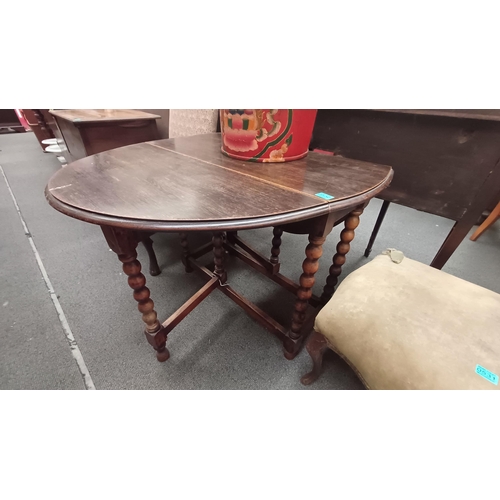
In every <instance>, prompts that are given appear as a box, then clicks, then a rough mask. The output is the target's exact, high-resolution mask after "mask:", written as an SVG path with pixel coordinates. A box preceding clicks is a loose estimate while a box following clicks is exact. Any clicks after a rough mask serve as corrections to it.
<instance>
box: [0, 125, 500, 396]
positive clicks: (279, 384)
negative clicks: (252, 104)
mask: <svg viewBox="0 0 500 500" xmlns="http://www.w3.org/2000/svg"><path fill="white" fill-rule="evenodd" d="M0 165H1V166H2V167H3V169H4V171H5V174H6V176H7V177H8V180H9V182H10V185H11V187H12V189H13V192H14V194H15V196H16V198H17V201H18V203H19V206H20V209H21V212H22V214H23V217H24V219H25V220H26V223H27V225H28V228H29V230H30V232H31V234H32V236H33V240H34V242H35V244H36V246H37V248H38V251H39V253H40V256H41V259H42V261H43V263H44V265H45V267H46V270H47V272H48V275H49V277H50V280H51V281H52V284H53V286H54V289H55V291H56V292H57V294H58V296H59V300H60V303H61V305H62V308H63V310H64V312H65V314H66V317H67V319H68V322H69V325H70V327H71V329H72V331H73V334H74V336H75V339H76V341H77V343H78V345H79V348H80V350H81V353H82V355H83V358H84V360H85V363H86V365H87V367H88V369H89V371H90V374H91V376H92V379H93V381H94V383H95V385H96V388H97V389H304V387H303V386H302V385H301V384H300V382H299V379H300V376H301V375H302V374H303V373H305V372H307V371H308V370H309V368H310V360H309V357H308V355H307V353H306V352H305V350H304V351H302V352H301V353H300V355H299V356H297V357H296V358H295V359H294V360H293V361H287V360H286V359H285V358H284V357H283V355H282V350H281V346H280V343H279V342H278V340H277V339H276V338H275V337H274V336H272V335H271V334H269V333H268V332H267V331H266V330H264V329H263V328H262V327H261V326H260V325H258V324H257V323H256V322H255V321H254V320H252V319H251V318H250V317H248V316H247V315H246V314H245V313H244V312H243V310H241V309H240V308H239V307H238V306H236V305H235V304H234V303H233V302H231V301H230V300H229V299H228V298H227V297H225V296H224V295H223V294H221V293H220V292H217V291H216V292H214V293H212V294H211V295H210V296H209V297H208V298H207V299H206V300H205V301H204V302H203V303H202V305H200V306H199V307H198V308H197V309H196V310H195V311H194V312H193V313H191V314H190V315H189V316H188V317H187V318H186V319H185V320H184V321H183V322H182V323H181V324H180V325H179V326H177V327H176V328H175V330H174V331H173V332H172V333H171V334H170V335H169V340H168V348H169V350H170V352H171V358H170V360H169V361H167V362H166V363H158V362H157V361H156V358H155V356H154V351H153V350H152V348H151V347H150V346H149V344H148V343H147V341H146V339H145V338H144V335H143V334H142V333H141V330H142V322H141V319H140V314H139V313H138V311H137V309H136V304H135V301H134V300H133V298H132V293H131V290H130V288H129V287H128V285H127V283H126V277H125V276H124V275H123V273H122V271H121V266H120V263H119V262H118V259H117V258H116V255H115V254H113V253H112V252H111V251H110V250H109V249H108V248H107V245H106V243H105V240H104V238H103V236H102V234H101V232H100V229H99V228H98V227H97V226H93V225H91V224H86V223H83V222H80V221H77V220H75V219H71V218H69V217H66V216H64V215H62V214H60V213H58V212H56V211H55V210H54V209H52V208H51V207H50V206H49V205H48V204H47V202H46V201H45V197H44V194H43V190H44V187H45V184H46V183H47V181H48V179H49V178H50V176H51V175H52V174H53V173H54V172H56V171H57V170H58V169H59V168H61V166H60V163H59V161H58V160H57V159H56V158H55V156H53V155H51V154H47V153H43V152H42V151H41V149H40V146H39V144H38V143H37V141H36V138H35V137H34V135H33V134H31V133H26V134H2V135H0ZM380 205H381V202H380V201H379V200H373V201H372V203H371V204H370V205H369V207H368V208H367V209H366V211H365V214H364V215H363V216H362V219H361V224H360V226H359V228H358V230H357V231H356V239H355V240H354V243H353V245H352V250H351V252H350V253H349V256H348V260H347V263H346V265H345V266H344V272H343V276H345V275H347V274H348V273H349V272H351V271H353V270H354V269H356V268H357V267H359V266H361V265H362V264H363V263H365V262H367V259H365V258H364V257H363V251H364V247H365V246H366V243H367V241H368V238H369V235H370V232H371V230H372V227H373V224H374V222H375V219H376V216H377V214H378V210H379V208H380ZM0 222H1V229H2V239H1V246H0V258H1V262H2V266H1V269H0V273H1V274H0V276H1V277H2V282H3V285H4V286H3V287H2V289H1V292H0V313H1V316H0V333H1V337H0V388H2V389H42V388H53V389H60V388H66V389H75V388H83V387H84V386H83V382H82V379H81V376H80V373H79V371H78V369H77V366H76V363H75V361H74V360H73V358H72V357H71V354H70V349H69V345H68V342H67V340H66V337H65V335H64V332H63V330H62V327H61V325H60V323H59V321H58V317H57V313H56V311H55V309H54V306H53V304H52V301H51V300H50V297H49V294H48V291H47V288H46V287H45V284H44V282H43V281H42V279H41V275H40V271H39V269H38V267H37V264H36V261H35V258H34V254H33V252H32V250H31V247H30V244H29V241H28V239H27V238H26V236H25V235H24V230H23V227H22V225H21V222H20V220H19V218H18V215H17V212H16V210H15V208H14V205H13V203H12V200H11V198H10V196H9V193H8V191H7V188H6V185H5V182H4V180H3V178H1V179H0ZM452 224H453V223H452V222H451V221H449V220H446V219H442V218H440V217H435V216H432V215H429V214H425V213H421V212H417V211H415V210H411V209H408V208H404V207H400V206H398V205H391V207H390V208H389V211H388V213H387V216H386V220H385V222H384V224H383V226H382V228H381V230H380V233H379V236H378V239H377V241H376V243H375V246H374V249H373V253H372V256H376V255H377V254H378V253H380V251H382V250H384V249H385V248H387V247H395V248H398V249H400V250H402V251H403V252H404V253H405V254H406V255H408V256H409V257H411V258H413V259H416V260H419V261H421V262H424V263H427V264H428V263H430V261H431V260H432V257H433V256H434V254H435V253H436V251H437V250H438V249H439V247H440V246H441V244H442V242H443V240H444V238H445V236H446V234H447V233H448V231H449V229H450V228H451V226H452ZM499 226H500V225H499V224H497V225H496V227H494V228H492V229H491V230H490V231H488V232H487V233H485V234H484V235H483V236H482V237H481V239H480V240H479V241H477V242H475V243H473V242H471V241H469V240H468V239H467V240H465V241H464V242H463V243H462V244H461V245H460V247H459V249H458V250H457V252H455V254H454V255H453V257H452V258H451V259H450V261H449V262H448V263H447V265H446V266H445V268H444V270H445V271H447V272H449V273H451V274H454V275H455V276H458V277H461V278H463V279H466V280H468V281H471V282H473V283H477V284H478V285H481V286H484V287H486V288H489V289H491V290H494V291H496V292H500V282H499V280H498V274H499V265H498V264H499V260H500V252H499V247H500V227H499ZM339 232H340V228H335V229H334V231H333V233H332V234H331V235H330V236H329V238H328V240H327V242H326V244H325V246H324V254H323V258H322V260H321V265H320V270H319V272H318V275H317V278H318V280H317V283H316V285H315V288H314V292H315V293H320V292H321V288H322V285H323V283H324V280H325V277H326V273H327V270H328V267H329V265H330V260H331V257H332V256H333V254H334V252H335V246H336V244H337V241H338V235H339ZM244 237H245V239H246V240H247V241H248V242H250V243H251V244H252V245H253V246H254V247H255V248H257V249H258V250H260V251H262V252H263V253H264V254H267V253H269V247H270V240H271V238H272V232H271V230H270V229H259V230H252V231H247V232H245V233H244ZM208 238H209V236H208V235H207V234H196V235H192V236H190V239H191V243H192V246H194V245H195V244H196V243H199V242H203V241H205V240H208ZM153 239H154V242H155V249H156V252H157V255H158V260H159V263H160V266H161V268H162V274H161V275H160V276H158V277H155V278H152V277H149V275H148V274H147V273H146V277H147V280H148V287H149V288H150V289H151V293H152V298H153V300H154V301H155V304H156V310H157V311H158V313H159V316H160V318H161V319H164V318H165V317H167V316H168V315H169V314H170V313H171V312H173V311H174V310H175V309H176V308H177V307H179V306H180V305H181V304H182V303H183V302H184V301H185V300H186V299H187V298H188V297H189V296H190V295H191V294H192V293H194V292H195V291H196V290H197V289H198V288H199V287H200V286H201V285H202V284H203V283H204V281H203V280H202V279H201V278H200V277H199V276H198V275H197V274H189V275H186V274H185V273H184V270H183V266H182V264H181V263H180V259H179V255H180V247H179V243H178V236H177V235H176V234H156V235H155V236H154V237H153ZM305 244H306V237H305V236H296V235H290V234H285V235H284V237H283V246H282V252H281V258H282V272H283V273H284V274H285V275H287V276H289V277H291V278H292V279H294V280H298V277H299V275H300V272H301V264H302V261H303V259H304V248H305ZM139 259H140V260H141V262H142V263H143V265H147V258H146V252H145V250H144V248H143V247H142V246H140V248H139ZM228 268H229V278H228V281H229V282H230V283H231V285H232V286H234V288H236V289H237V290H239V291H240V292H242V293H244V294H245V295H246V296H247V297H248V298H250V299H251V300H253V301H254V302H256V303H257V304H259V305H260V306H261V307H262V308H263V309H264V310H266V311H268V312H269V313H272V314H273V316H274V317H276V319H278V320H281V321H284V322H288V321H289V316H290V313H291V307H292V305H293V297H292V296H291V295H290V294H288V293H287V292H285V291H283V290H281V289H280V288H279V287H278V286H277V285H275V284H274V283H273V282H271V281H269V280H267V279H266V278H265V277H263V276H260V275H258V274H257V273H255V272H254V271H253V270H251V269H249V268H248V267H247V266H246V265H245V264H243V263H241V262H240V261H236V260H235V259H232V260H231V261H230V264H229V266H228ZM5 303H8V304H6V305H5V306H3V305H2V304H5ZM359 388H362V386H361V383H360V382H359V381H358V380H357V378H356V376H355V375H354V374H353V372H352V371H351V370H350V368H349V367H348V366H347V365H346V364H345V363H344V362H343V361H342V360H341V359H340V358H339V357H338V356H336V355H335V354H333V353H329V354H328V356H327V358H326V360H325V371H324V374H323V376H322V377H321V378H320V380H319V381H318V382H316V383H315V384H313V385H312V386H310V389H359Z"/></svg>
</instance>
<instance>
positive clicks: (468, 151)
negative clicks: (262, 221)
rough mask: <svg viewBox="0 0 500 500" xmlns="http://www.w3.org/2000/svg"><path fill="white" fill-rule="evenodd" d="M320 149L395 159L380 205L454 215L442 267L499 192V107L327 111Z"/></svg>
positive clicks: (438, 263)
mask: <svg viewBox="0 0 500 500" xmlns="http://www.w3.org/2000/svg"><path fill="white" fill-rule="evenodd" d="M316 148H317V149H323V150H327V151H333V152H334V153H335V155H337V156H343V157H346V158H353V159H357V160H363V161H369V162H373V163H381V164H386V165H391V166H392V167H393V169H394V179H393V181H392V183H391V185H390V186H389V187H388V188H387V189H385V190H384V191H382V192H381V193H380V194H379V195H378V196H377V197H378V198H381V199H382V200H384V201H385V202H386V203H384V207H383V209H384V208H385V210H386V209H387V206H388V204H389V203H390V202H393V203H398V204H400V205H404V206H407V207H410V208H415V209H417V210H421V211H423V212H427V213H431V214H435V215H439V216H441V217H445V218H447V219H451V220H454V221H455V225H454V226H453V228H452V230H451V231H450V233H449V234H448V236H447V238H446V240H445V241H444V243H443V245H442V247H441V248H440V250H439V251H438V253H437V254H436V256H435V257H434V259H433V261H432V263H431V266H433V267H435V268H437V269H441V268H442V267H443V266H444V264H445V263H446V261H447V260H448V259H449V258H450V256H451V255H452V254H453V252H454V251H455V250H456V248H457V247H458V245H459V244H460V243H461V241H462V240H463V239H464V238H465V237H466V236H467V233H468V232H469V231H470V229H471V228H472V227H473V226H474V224H475V223H476V222H477V220H478V219H479V218H480V216H481V214H482V213H483V211H485V210H486V209H488V208H489V207H491V206H494V204H495V203H496V201H498V199H499V198H500V110H380V109H377V110H375V109H359V110H333V109H322V110H319V111H318V116H317V120H316V125H315V128H314V133H313V139H312V141H311V149H316ZM384 213H385V211H384V210H383V212H382V213H381V217H379V220H378V221H377V223H378V226H380V223H381V222H382V219H383V215H384ZM377 230H378V227H376V230H375V234H374V236H375V235H376V231H377ZM372 239H373V238H372Z"/></svg>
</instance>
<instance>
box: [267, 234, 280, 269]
mask: <svg viewBox="0 0 500 500" xmlns="http://www.w3.org/2000/svg"><path fill="white" fill-rule="evenodd" d="M282 235H283V229H282V228H281V227H279V226H276V227H274V228H273V236H274V237H273V241H272V245H273V246H272V248H271V258H270V259H269V260H270V261H271V263H272V264H279V261H280V258H279V255H280V247H281V236H282Z"/></svg>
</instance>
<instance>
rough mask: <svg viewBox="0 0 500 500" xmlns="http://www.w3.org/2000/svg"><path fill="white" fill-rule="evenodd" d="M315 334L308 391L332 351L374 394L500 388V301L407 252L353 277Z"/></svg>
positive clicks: (322, 317)
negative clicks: (401, 390) (389, 391)
mask: <svg viewBox="0 0 500 500" xmlns="http://www.w3.org/2000/svg"><path fill="white" fill-rule="evenodd" d="M391 254H392V257H391ZM395 257H396V258H395ZM395 261H396V262H397V261H400V262H399V263H396V262H395ZM314 330H315V331H314V333H313V334H312V335H311V337H310V338H309V341H308V343H307V350H308V352H309V354H310V355H311V357H312V359H313V364H314V366H313V370H312V371H311V372H310V373H308V374H307V375H305V376H304V377H302V383H304V384H306V385H307V384H310V383H311V382H313V381H314V380H316V379H317V378H318V376H319V375H320V370H321V364H322V359H323V354H324V353H325V350H326V349H327V348H330V349H332V350H334V351H335V352H336V353H337V354H339V355H340V356H341V357H342V358H343V359H345V361H347V363H348V364H349V365H350V366H351V367H352V369H353V370H354V371H355V372H356V373H357V375H358V377H359V378H360V380H361V381H362V382H363V384H364V385H365V386H366V387H367V388H369V389H499V385H498V375H500V295H499V294H497V293H494V292H492V291H490V290H487V289H485V288H482V287H480V286H477V285H474V284H472V283H469V282H467V281H464V280H462V279H459V278H456V277H454V276H451V275H449V274H446V273H444V272H443V271H439V270H437V269H434V268H432V267H429V266H426V265H424V264H421V263H419V262H416V261H414V260H411V259H409V258H407V257H404V256H403V255H402V254H401V252H397V251H396V252H394V251H393V252H388V254H386V255H379V256H378V257H376V258H375V259H374V260H373V261H372V262H370V263H369V264H366V265H364V266H363V267H361V268H360V269H358V270H356V271H355V272H353V273H352V274H351V275H349V276H348V277H347V278H346V279H345V280H344V281H343V282H342V284H341V285H340V286H339V288H338V290H337V291H336V292H335V294H334V296H333V297H332V299H331V300H330V301H329V302H328V303H327V304H326V305H325V307H324V308H323V309H322V310H321V311H320V313H319V314H318V316H317V318H316V322H315V326H314Z"/></svg>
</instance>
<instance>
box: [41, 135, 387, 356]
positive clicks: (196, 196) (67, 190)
mask: <svg viewBox="0 0 500 500" xmlns="http://www.w3.org/2000/svg"><path fill="white" fill-rule="evenodd" d="M220 146H221V142H220V134H205V135H198V136H192V137H182V138H176V139H165V140H158V141H151V142H144V143H141V144H135V145H130V146H125V147H121V148H118V149H114V150H111V151H106V152H102V153H99V154H96V155H93V156H89V157H86V158H83V159H80V160H77V161H75V162H73V163H71V164H69V165H68V166H67V167H65V168H62V169H61V170H59V171H58V172H57V173H56V174H54V176H53V177H52V178H51V179H50V180H49V182H48V184H47V187H46V189H45V196H46V198H47V200H48V202H49V203H50V205H51V206H52V207H54V208H55V209H57V210H59V211H60V212H62V213H64V214H66V215H69V216H70V217H74V218H76V219H80V220H83V221H86V222H89V223H93V224H98V225H100V226H101V229H102V232H103V233H104V236H105V238H106V241H107V243H108V245H109V247H110V248H111V250H113V251H114V252H115V253H116V254H117V255H118V258H119V260H120V261H121V262H122V264H123V271H124V273H125V274H126V275H127V276H128V284H129V286H130V287H131V288H132V289H133V291H134V292H133V295H134V299H135V300H136V301H137V302H138V308H139V311H140V312H141V313H142V320H143V321H144V323H145V325H146V328H145V334H146V338H147V339H148V341H149V343H150V344H151V345H152V346H153V348H154V349H155V350H156V353H157V358H158V360H159V361H166V360H167V359H168V358H169V352H168V350H167V348H166V341H167V335H168V333H169V332H170V331H171V330H172V329H173V328H174V327H175V326H176V325H177V324H179V322H180V321H182V319H183V318H184V317H185V316H186V315H187V314H189V313H190V312H191V311H192V310H193V309H194V308H195V307H196V306H197V305H198V304H200V302H201V301H202V300H203V299H205V298H206V297H207V296H208V295H209V294H210V293H211V292H212V291H214V290H215V289H219V290H220V291H221V292H223V293H224V294H225V295H227V296H228V297H229V298H231V299H232V300H233V301H235V302H236V303H237V304H238V305H240V306H241V307H242V308H243V309H244V310H245V311H246V312H247V313H249V314H250V315H251V316H252V317H253V318H254V319H256V320H257V321H259V322H260V323H261V324H262V325H264V326H265V327H266V328H267V329H268V330H269V331H271V332H272V333H274V334H276V335H277V336H278V337H279V338H280V339H281V341H282V342H283V346H284V352H285V356H286V357H287V358H288V359H293V358H294V357H295V356H296V355H297V353H298V352H299V350H300V348H301V346H302V345H303V341H304V338H305V336H306V334H307V333H309V331H310V329H311V326H312V321H313V319H314V316H315V314H316V313H317V312H318V311H319V309H320V308H321V306H322V305H324V304H325V303H326V302H327V301H328V300H329V299H330V297H331V296H332V294H333V291H334V288H335V285H336V283H337V279H338V276H339V275H340V272H341V268H342V265H343V264H344V262H345V258H346V257H345V256H346V254H347V252H348V251H349V244H350V242H351V241H352V240H353V238H354V229H355V228H356V227H357V225H358V223H359V216H360V215H361V213H362V212H363V208H364V207H365V206H366V204H367V203H368V202H369V201H370V199H371V198H373V197H374V196H376V195H377V194H378V193H379V192H381V191H382V190H383V189H384V188H385V187H387V186H388V185H389V183H390V181H391V179H392V175H393V172H392V169H391V167H389V166H386V165H377V164H374V163H367V162H362V161H358V160H351V159H346V158H336V157H334V156H328V155H322V154H320V153H314V152H311V153H309V155H308V156H307V157H306V158H304V159H302V160H297V161H293V162H287V163H252V162H242V161H239V160H234V159H231V158H228V157H226V156H224V155H223V154H222V153H221V149H220ZM341 222H344V224H345V228H344V230H343V231H342V232H341V241H340V243H339V244H338V245H337V253H336V254H335V256H334V257H333V265H332V266H331V267H330V271H329V276H328V278H327V283H326V285H325V287H324V291H323V294H322V296H321V297H315V296H314V295H313V294H312V287H313V285H314V281H315V273H316V271H317V270H318V265H319V264H318V260H319V258H320V257H321V254H322V245H323V243H324V241H325V238H326V236H327V235H328V234H329V233H330V231H331V230H332V228H333V227H334V226H335V225H336V224H338V223H341ZM262 227H273V236H274V237H273V240H272V248H271V252H270V253H271V255H270V258H266V257H264V256H262V255H261V254H259V253H258V252H257V251H255V250H254V249H252V248H251V247H250V246H249V245H247V244H246V243H245V242H244V241H243V240H242V239H241V238H240V236H239V235H238V233H237V231H240V230H245V229H253V228H262ZM145 231H146V232H159V231H165V232H178V233H180V235H181V246H182V253H183V255H182V261H183V263H184V266H185V269H186V271H187V272H189V271H192V270H193V269H196V270H198V271H200V272H201V273H202V274H203V275H204V276H205V277H206V278H207V280H208V281H207V283H206V285H205V286H203V287H202V288H201V289H200V290H199V291H198V292H197V293H196V294H195V295H193V296H192V297H191V298H190V299H189V300H188V301H187V302H186V303H185V304H184V305H182V306H181V307H180V308H179V309H178V310H177V311H176V312H174V313H173V314H172V315H171V316H170V317H169V318H168V319H167V320H166V321H164V322H163V323H161V322H160V321H159V320H158V318H157V313H156V311H155V309H154V303H153V301H152V300H151V298H150V292H149V289H148V288H147V287H146V278H145V277H144V275H143V274H142V273H141V264H140V263H139V261H138V260H137V252H136V248H137V244H138V242H139V241H140V239H141V233H142V232H145ZM190 231H211V232H213V237H212V241H211V242H210V243H208V244H206V245H203V246H202V247H200V248H199V249H197V250H194V251H190V250H189V247H188V241H187V233H188V232H190ZM284 231H285V232H290V233H294V234H307V235H308V236H309V244H308V245H307V247H306V251H305V253H306V258H305V260H304V263H303V265H302V270H303V273H302V275H301V277H300V284H296V283H294V282H293V281H292V280H290V279H288V278H287V277H285V276H283V275H282V274H280V272H279V267H280V264H279V253H280V245H281V235H282V234H283V232H284ZM210 251H213V256H214V259H213V268H212V269H209V268H208V267H205V266H202V265H201V264H200V263H199V262H198V260H197V259H199V257H200V256H202V255H203V254H206V253H208V252H210ZM226 253H227V254H231V255H235V256H237V257H239V258H241V259H242V260H243V261H244V262H246V263H247V264H249V265H250V266H252V267H253V268H254V269H256V270H257V271H260V272H261V273H263V274H264V275H266V276H267V277H269V278H270V279H271V280H273V281H274V282H276V283H278V284H280V285H281V286H283V287H284V288H285V289H287V290H289V291H290V292H292V293H294V294H296V301H295V306H294V310H293V313H292V321H291V327H290V328H285V327H284V326H283V325H281V324H280V323H278V322H277V321H275V320H274V319H273V318H271V317H270V316H269V315H268V314H266V313H265V312H264V311H262V310H261V309H260V308H258V307H257V306H256V305H255V304H253V303H252V302H250V301H249V300H248V299H246V298H245V297H244V296H243V295H241V294H240V293H238V292H237V291H235V290H234V289H233V288H231V287H230V286H229V285H228V283H227V275H226V271H225V266H224V261H225V258H226Z"/></svg>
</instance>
